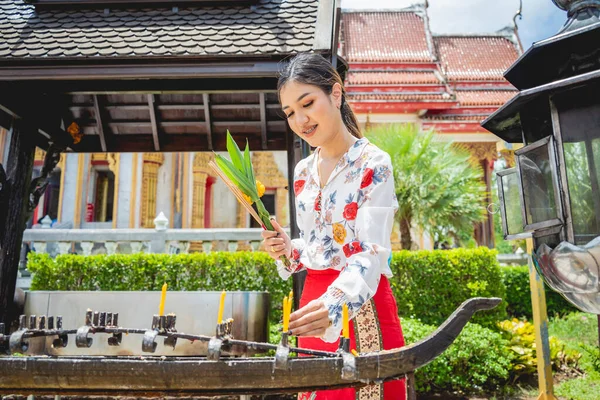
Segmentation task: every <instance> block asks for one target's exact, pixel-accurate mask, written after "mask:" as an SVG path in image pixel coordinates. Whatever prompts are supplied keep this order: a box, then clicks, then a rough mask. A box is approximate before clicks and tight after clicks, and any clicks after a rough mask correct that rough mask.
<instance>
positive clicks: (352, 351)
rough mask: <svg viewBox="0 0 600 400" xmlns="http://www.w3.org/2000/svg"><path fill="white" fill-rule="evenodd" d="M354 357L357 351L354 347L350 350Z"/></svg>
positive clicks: (356, 355)
mask: <svg viewBox="0 0 600 400" xmlns="http://www.w3.org/2000/svg"><path fill="white" fill-rule="evenodd" d="M350 352H351V353H352V355H353V356H354V357H358V352H357V351H356V350H354V349H352V350H351V351H350Z"/></svg>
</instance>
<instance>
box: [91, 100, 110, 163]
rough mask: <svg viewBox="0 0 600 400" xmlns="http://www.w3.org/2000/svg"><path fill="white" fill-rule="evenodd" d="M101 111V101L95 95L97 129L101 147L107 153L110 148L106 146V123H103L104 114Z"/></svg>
mask: <svg viewBox="0 0 600 400" xmlns="http://www.w3.org/2000/svg"><path fill="white" fill-rule="evenodd" d="M101 112H102V111H101V110H100V100H98V95H94V114H95V115H96V129H97V130H98V136H99V137H100V146H101V148H102V151H103V152H104V153H106V151H107V149H108V147H107V146H106V136H105V133H104V123H103V122H102V114H101Z"/></svg>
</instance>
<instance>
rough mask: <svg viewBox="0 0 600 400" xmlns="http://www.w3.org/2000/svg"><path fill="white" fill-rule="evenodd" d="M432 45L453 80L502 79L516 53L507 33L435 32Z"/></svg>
mask: <svg viewBox="0 0 600 400" xmlns="http://www.w3.org/2000/svg"><path fill="white" fill-rule="evenodd" d="M433 40H434V43H435V48H436V51H437V54H438V56H439V58H440V63H441V66H442V70H443V71H444V74H445V75H446V77H447V78H448V80H449V81H451V82H456V81H474V80H476V81H489V80H493V81H505V79H504V71H506V70H507V69H508V68H509V67H510V66H511V65H512V63H513V62H514V61H515V60H516V59H517V58H518V57H519V50H518V49H517V46H516V45H515V43H513V42H512V41H510V40H509V39H508V38H507V37H506V36H499V35H489V36H488V35H473V36H467V35H463V36H436V37H434V39H433Z"/></svg>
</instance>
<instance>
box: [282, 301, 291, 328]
mask: <svg viewBox="0 0 600 400" xmlns="http://www.w3.org/2000/svg"><path fill="white" fill-rule="evenodd" d="M288 302H289V301H288V298H287V296H286V297H284V298H283V331H284V332H287V331H288V326H289V322H290V317H289V314H288Z"/></svg>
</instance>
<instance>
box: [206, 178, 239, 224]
mask: <svg viewBox="0 0 600 400" xmlns="http://www.w3.org/2000/svg"><path fill="white" fill-rule="evenodd" d="M212 189H213V192H212V207H211V208H212V210H211V212H212V219H211V225H212V226H211V228H236V227H237V215H238V203H237V200H236V198H235V197H234V196H233V194H231V192H230V191H229V189H228V188H227V186H226V185H225V184H224V183H223V181H221V180H220V179H217V181H216V182H215V183H214V184H213V187H212Z"/></svg>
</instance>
